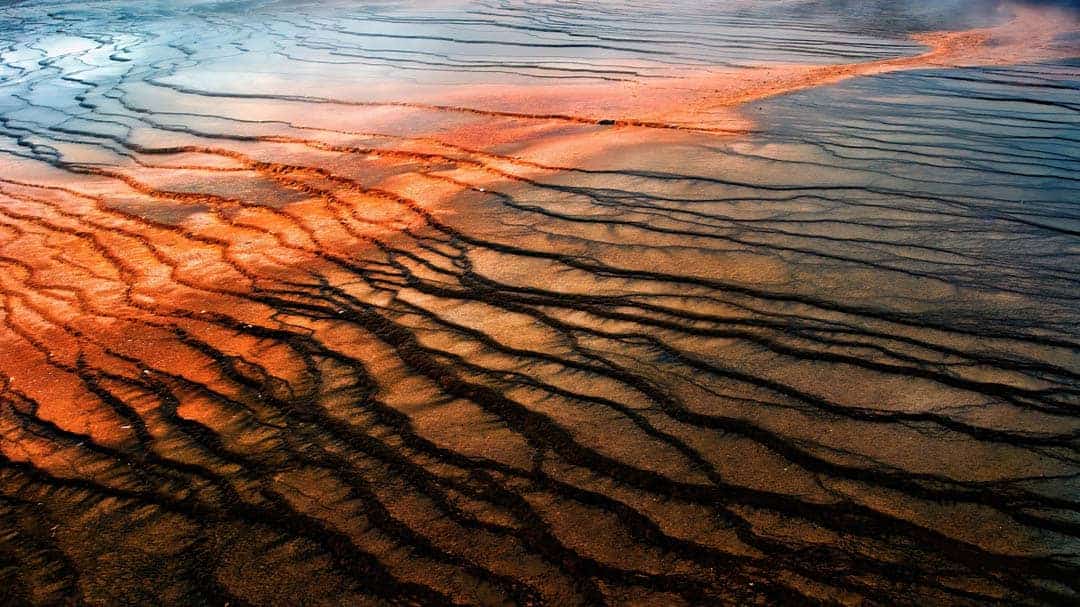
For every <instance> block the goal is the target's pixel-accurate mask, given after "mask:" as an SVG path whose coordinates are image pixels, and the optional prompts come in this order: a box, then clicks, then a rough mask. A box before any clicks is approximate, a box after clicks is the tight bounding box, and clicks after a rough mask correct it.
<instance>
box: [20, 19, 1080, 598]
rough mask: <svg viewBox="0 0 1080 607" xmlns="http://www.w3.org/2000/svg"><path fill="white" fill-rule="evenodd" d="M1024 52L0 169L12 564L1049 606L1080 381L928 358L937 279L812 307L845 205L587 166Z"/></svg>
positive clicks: (1029, 30)
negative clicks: (795, 102) (843, 84)
mask: <svg viewBox="0 0 1080 607" xmlns="http://www.w3.org/2000/svg"><path fill="white" fill-rule="evenodd" d="M1044 15H1045V13H1041V12H1039V11H1034V10H1028V9H1017V15H1016V19H1015V20H1013V21H1011V22H1010V23H1009V24H1006V25H1003V26H999V27H996V28H988V29H986V30H979V31H974V32H959V33H936V34H925V35H920V36H919V37H917V39H918V40H920V41H921V42H923V43H925V44H927V46H928V47H930V50H929V51H927V52H926V53H924V54H921V55H918V56H913V57H909V58H899V59H888V60H883V61H876V62H870V63H861V64H853V65H834V66H826V67H807V66H768V67H761V68H756V69H752V70H741V71H732V72H723V71H713V72H709V73H708V74H705V75H700V74H699V75H692V74H691V75H681V76H680V77H679V78H678V79H671V80H667V81H663V82H659V83H653V84H634V85H622V84H615V85H609V84H603V85H597V86H595V87H594V86H580V87H558V88H555V89H553V90H550V91H542V90H540V89H529V88H522V87H517V88H514V87H490V88H488V89H485V90H481V91H479V92H478V91H476V90H473V91H467V92H462V93H460V94H458V95H449V96H447V99H446V102H445V103H438V104H435V103H427V102H424V101H418V100H407V101H401V102H400V103H384V102H371V103H367V102H347V101H340V102H338V101H334V102H324V101H322V100H307V101H305V100H303V99H299V100H298V99H277V100H274V99H269V98H267V99H262V98H255V97H252V98H247V99H245V98H232V99H230V98H228V96H227V95H223V96H222V97H220V98H215V103H214V107H213V111H214V112H215V113H216V112H221V113H222V114H225V115H227V114H228V113H229V112H230V111H236V112H237V113H240V112H241V111H242V110H244V109H247V108H252V107H253V106H259V107H258V108H257V113H255V114H249V115H248V118H249V119H265V120H276V119H282V120H285V119H287V120H289V122H290V124H289V126H288V127H287V128H285V127H282V128H278V127H277V126H275V127H273V128H270V127H267V131H271V130H274V129H277V131H278V132H265V133H263V132H259V133H255V132H252V131H249V130H245V129H255V128H256V127H254V126H251V125H244V124H240V125H239V126H237V127H236V128H235V129H232V130H229V129H222V130H221V131H218V132H210V133H207V132H204V131H199V130H197V129H188V130H187V131H185V130H183V129H182V128H178V129H176V130H170V129H169V127H170V126H171V124H172V123H170V122H168V121H170V120H172V121H176V122H180V121H181V120H182V117H181V115H182V113H183V112H186V111H188V110H198V109H203V108H205V106H207V105H208V103H209V102H208V98H207V97H205V96H204V97H200V96H198V95H199V93H193V92H189V91H184V90H179V91H173V93H175V97H176V100H174V102H173V103H172V104H163V105H164V106H166V107H167V108H168V111H169V112H173V113H174V114H168V115H169V118H168V119H163V120H164V122H163V123H161V124H155V123H152V122H147V123H146V124H145V125H144V127H143V128H145V129H147V130H150V131H153V130H155V129H158V130H159V131H160V132H156V133H149V134H144V133H139V134H138V135H136V136H133V137H132V138H130V139H117V140H107V141H108V142H109V144H110V145H108V146H102V148H101V149H99V150H91V151H89V152H86V155H85V156H80V153H79V151H78V150H77V149H75V148H76V146H74V145H73V146H71V149H70V150H65V151H67V153H68V155H67V156H66V157H65V159H64V160H57V161H54V162H53V163H48V162H43V161H41V160H37V159H28V158H22V157H16V159H15V160H12V161H11V162H10V163H6V168H8V169H10V170H9V171H7V173H6V174H5V175H4V176H0V270H2V271H0V327H2V328H0V380H2V381H0V507H2V508H3V510H2V511H0V515H2V516H3V518H0V525H2V526H0V531H3V532H4V533H3V534H2V535H0V557H2V558H3V559H4V560H2V561H0V565H2V566H3V567H5V568H6V567H8V565H7V563H8V562H14V563H16V565H15V566H14V569H15V570H16V573H15V574H14V575H13V576H11V578H12V579H16V580H17V581H18V582H19V584H20V585H19V588H18V592H19V593H20V594H19V596H20V597H21V598H28V600H29V599H31V598H33V599H38V598H40V599H41V600H40V601H38V602H44V603H48V602H55V601H57V600H73V599H78V598H83V599H85V600H87V601H88V602H98V603H109V602H118V601H120V600H122V599H124V598H129V596H128V594H127V593H134V592H141V593H144V594H142V595H141V596H144V597H146V596H149V594H155V593H156V594H157V596H158V598H159V599H160V600H161V601H162V602H165V603H173V604H183V603H199V602H221V603H225V602H229V603H234V604H243V603H245V602H246V603H251V604H261V603H290V602H294V601H293V599H295V598H296V597H299V596H309V598H310V599H311V600H312V601H313V602H315V603H325V604H331V603H362V602H365V601H370V602H371V603H372V604H378V603H379V602H390V603H408V604H502V603H517V604H540V603H547V604H560V605H561V604H577V603H580V604H602V603H643V604H644V603H648V602H652V603H655V604H664V605H668V604H677V603H682V604H688V605H695V604H715V603H730V604H745V603H749V602H762V603H773V604H785V603H792V602H795V601H821V602H848V603H858V602H862V601H869V602H887V601H889V600H890V599H895V598H897V597H903V596H906V595H905V594H903V593H908V592H911V593H914V594H913V596H918V597H919V598H920V599H924V600H926V601H928V602H942V603H956V604H964V603H967V602H989V601H995V600H1004V601H1028V602H1048V603H1054V602H1058V603H1067V602H1068V601H1069V600H1070V599H1072V598H1075V595H1076V592H1077V587H1076V578H1075V576H1073V574H1074V573H1075V567H1073V566H1072V565H1071V564H1070V563H1069V562H1067V561H1066V560H1065V559H1064V558H1058V557H1057V555H1056V553H1058V552H1059V551H1058V550H1057V549H1056V548H1055V546H1056V544H1055V542H1057V543H1061V544H1064V543H1065V542H1066V541H1068V540H1069V538H1075V537H1076V536H1077V535H1078V533H1080V530H1078V529H1077V526H1076V523H1075V520H1074V519H1071V518H1069V517H1070V516H1071V515H1073V514H1075V512H1077V511H1078V510H1080V507H1078V505H1077V504H1076V503H1075V500H1074V499H1073V498H1072V497H1069V496H1061V495H1058V493H1055V489H1053V488H1052V487H1050V486H1048V485H1047V484H1045V482H1046V481H1045V480H1044V479H1045V478H1054V477H1063V478H1065V477H1068V476H1069V475H1074V474H1075V448H1076V437H1077V436H1078V434H1080V425H1078V423H1077V420H1076V416H1075V413H1074V409H1072V407H1074V405H1075V397H1076V391H1075V382H1076V380H1077V377H1078V376H1077V371H1076V367H1075V364H1074V363H1075V360H1074V359H1075V352H1076V350H1077V345H1076V343H1074V342H1073V341H1070V338H1068V337H1055V336H1046V335H1041V334H1038V333H1037V332H1029V331H1025V330H1023V329H1016V330H1015V331H1013V332H1011V333H1009V332H1002V333H1001V334H996V333H995V332H993V331H991V330H989V329H987V330H984V329H982V328H980V327H964V326H951V325H949V324H948V323H944V322H933V321H932V320H928V319H924V318H920V315H919V314H918V312H921V311H924V309H923V308H918V307H917V306H923V307H924V308H925V309H930V308H931V303H928V302H932V301H941V300H946V299H947V298H948V297H949V296H950V294H951V293H952V291H953V286H952V285H951V284H949V283H948V282H947V281H946V280H944V279H940V278H937V279H934V280H928V279H927V278H926V277H927V275H930V274H931V269H932V268H933V267H934V266H933V264H927V266H926V267H923V266H917V267H915V269H911V270H905V271H894V269H893V268H890V267H887V266H885V265H884V264H883V263H882V262H881V261H880V260H878V259H877V258H875V256H874V255H866V256H865V257H862V258H859V257H858V256H857V253H851V252H850V251H849V250H848V249H845V248H843V247H841V246H840V245H839V244H837V245H836V247H835V250H833V249H826V250H824V251H822V254H821V255H820V257H818V258H816V260H817V261H818V262H819V263H822V264H839V265H840V266H841V267H842V268H843V270H844V271H843V272H841V271H832V270H831V269H829V268H815V271H816V272H817V273H816V274H813V275H811V276H810V278H809V279H808V277H807V272H808V270H807V269H806V265H807V264H805V263H803V264H800V263H797V262H796V257H797V256H798V255H799V254H803V253H804V249H800V248H799V247H800V246H801V245H800V244H799V242H800V241H798V240H797V239H796V238H793V237H791V236H790V234H789V233H788V232H786V231H785V230H788V228H786V227H785V224H784V223H783V222H784V221H786V220H787V219H786V218H787V217H788V216H789V215H790V214H792V213H798V212H800V211H805V210H809V211H813V210H815V209H816V208H818V206H819V205H820V206H822V207H828V206H829V205H836V206H838V207H839V206H840V205H839V204H838V202H837V201H836V200H827V201H821V200H813V199H811V198H808V199H805V200H801V199H800V200H782V199H781V200H780V202H779V205H780V208H779V209H778V210H777V209H775V208H774V209H772V210H771V211H770V210H768V209H761V208H758V207H757V206H755V205H753V204H747V201H746V200H744V199H753V198H755V197H757V199H759V200H758V201H757V202H759V203H760V205H761V206H766V207H767V206H768V205H770V204H773V203H775V202H776V201H775V200H773V199H770V198H769V197H768V196H767V195H766V194H765V193H763V191H761V189H755V187H754V186H753V185H752V184H750V185H747V184H737V183H734V182H732V183H708V182H704V183H696V182H695V183H694V185H692V186H691V185H686V184H684V183H682V182H685V181H692V180H694V179H696V178H695V177H694V175H695V174H701V171H698V172H696V173H695V172H694V171H691V170H689V169H688V170H686V171H685V173H675V174H666V173H664V172H662V171H660V170H646V169H642V170H641V171H638V172H636V173H635V172H633V171H624V172H621V173H620V172H619V171H616V170H607V171H606V170H604V169H597V168H596V166H597V165H598V164H602V163H603V162H604V161H605V159H606V158H608V157H609V155H611V154H615V153H627V150H639V149H641V148H643V147H645V146H669V149H678V146H680V145H688V144H689V143H692V142H700V141H702V140H706V141H708V142H710V143H717V142H725V141H729V139H730V135H731V134H732V133H737V132H744V131H745V130H747V129H749V128H750V126H751V123H750V122H749V121H748V119H747V118H746V117H745V116H744V115H742V114H740V113H739V110H740V108H741V107H742V106H744V105H745V104H747V103H749V102H752V101H756V100H760V99H764V98H767V97H770V96H774V95H778V94H782V93H786V92H791V91H796V90H800V89H804V88H809V87H813V86H821V85H824V84H831V83H835V82H839V81H841V80H844V79H847V78H852V77H856V76H861V75H872V74H881V73H885V72H889V71H896V70H904V69H915V68H922V67H928V66H937V65H966V64H976V65H987V64H998V63H1005V62H1012V61H1027V60H1035V59H1040V58H1048V57H1052V56H1055V55H1053V51H1049V50H1046V48H1045V47H1046V46H1047V45H1048V44H1049V42H1050V41H1051V40H1052V39H1053V38H1054V37H1055V36H1056V35H1057V34H1058V33H1060V32H1061V31H1065V28H1066V27H1072V25H1068V26H1065V25H1063V24H1062V23H1061V22H1060V20H1056V19H1053V18H1049V17H1045V16H1044ZM627 86H629V87H631V88H632V90H633V94H632V95H627V93H628V91H630V90H631V89H628V88H624V87H627ZM132 103H134V102H132ZM327 106H335V107H334V109H327ZM337 106H341V107H337ZM298 108H306V111H305V113H304V114H303V115H302V116H300V117H299V118H297V116H296V115H297V110H298ZM388 108H389V110H388ZM716 110H720V111H719V112H717V111H716ZM164 115H166V114H163V116H164ZM420 115H423V116H427V117H428V120H430V121H432V122H434V123H435V126H434V127H433V128H425V129H419V130H418V132H408V131H406V132H400V131H395V129H407V126H408V123H409V122H410V120H412V119H414V118H416V117H417V116H420ZM661 117H662V118H663V119H661ZM153 118H154V114H153V111H152V110H147V111H146V115H145V116H142V115H138V116H136V118H133V119H132V120H147V121H149V120H152V119H153ZM14 124H15V127H18V123H17V122H16V123H14ZM7 125H8V123H5V126H7ZM312 125H317V126H312ZM380 127H381V128H380ZM258 128H262V127H261V126H260V127H258ZM155 137H156V138H157V140H155V139H154V138H155ZM136 141H137V142H138V143H136ZM57 145H58V146H59V147H62V142H60V143H58V144H57ZM121 152H122V153H123V154H126V156H122V155H121ZM602 153H603V154H602ZM102 159H105V161H104V163H103V162H102ZM642 162H644V160H642ZM687 162H692V161H691V160H688V161H687ZM43 164H44V165H48V168H44V169H43V168H41V166H40V165H43ZM646 164H647V163H646ZM670 164H672V163H667V165H668V166H670ZM662 166H663V165H662ZM713 168H715V167H713ZM605 171H606V172H605ZM722 177H724V178H728V176H727V175H723V176H722ZM665 180H668V181H675V182H678V183H677V184H676V185H674V186H673V185H671V184H670V183H667V182H665ZM699 181H700V180H699ZM727 188H730V189H732V190H734V193H731V192H729V191H728V190H727ZM699 192H704V194H702V200H690V202H691V203H698V204H687V205H682V206H680V205H678V204H677V203H678V202H679V201H680V197H687V196H690V195H692V194H693V195H697V194H698V193H699ZM705 194H708V195H705ZM709 196H713V197H714V198H713V199H710V198H709ZM865 196H866V198H871V195H870V194H866V195H865ZM889 204H891V201H889ZM770 213H772V214H775V215H777V217H771V216H770ZM905 213H906V211H895V215H889V217H888V218H889V219H890V220H892V221H896V222H898V223H899V222H901V221H910V220H911V218H910V217H909V216H908V215H905ZM918 213H919V211H918V210H913V211H910V214H911V215H917V214H918ZM972 214H974V215H977V212H976V211H972ZM871 218H872V217H871ZM770 220H775V221H776V226H777V227H775V228H772V229H771V231H770V232H766V233H765V234H764V235H763V236H760V237H758V236H753V235H751V236H747V235H746V233H748V232H752V231H753V230H754V228H755V227H756V226H757V225H759V224H760V223H762V222H768V221H770ZM853 223H854V222H853ZM792 229H794V228H792ZM801 229H804V230H806V231H807V233H808V234H809V233H811V232H812V230H813V229H814V227H813V223H812V222H810V223H808V225H807V226H806V227H803V228H801ZM881 229H883V228H879V227H875V226H869V227H867V228H866V230H867V231H875V230H881ZM844 230H851V231H852V233H853V234H856V235H858V234H860V233H861V232H859V230H860V228H859V227H857V226H855V227H844V228H843V229H842V230H840V231H839V233H837V232H836V231H832V230H830V234H828V235H827V236H828V237H829V238H834V239H837V240H839V239H840V238H841V237H842V236H845V233H844ZM855 238H856V236H853V237H852V239H855ZM920 247H921V248H919V249H918V250H919V251H920V252H921V254H924V255H926V256H940V257H947V256H956V257H961V258H962V262H963V263H970V260H969V259H967V258H965V257H963V255H961V253H954V252H951V251H946V250H942V249H941V248H940V247H939V248H938V249H935V248H933V247H932V246H926V245H920ZM896 249H897V250H900V251H908V250H912V247H910V246H908V245H907V244H906V243H904V242H903V241H901V244H900V245H898V246H897V247H896ZM842 255H847V257H841V256H842ZM949 258H950V259H951V257H949ZM821 260H826V261H824V262H822V261H821ZM927 268H930V269H927ZM919 272H923V274H919ZM860 273H862V274H860ZM862 276H869V277H870V278H868V279H867V280H865V281H864V282H865V283H867V284H879V285H885V286H884V289H885V290H887V291H891V292H894V293H896V294H900V295H903V296H905V297H909V298H911V300H912V302H913V303H912V304H910V305H911V306H913V307H914V308H915V313H912V311H911V310H909V309H906V308H904V305H902V304H901V305H897V304H895V303H894V302H891V301H888V298H887V297H885V298H883V297H882V295H881V294H880V293H864V292H860V291H859V287H858V283H859V282H862V281H861V277H862ZM935 276H936V275H935ZM829 281H838V283H839V284H840V287H842V288H843V289H842V290H843V291H844V292H845V294H846V295H845V297H844V298H838V297H836V296H835V294H834V292H833V291H831V290H830V288H829V287H830V286H831V285H830V284H829ZM877 288H882V287H877ZM919 296H922V297H925V298H926V299H925V300H918V299H917V298H918V297H919ZM989 299H990V297H989V296H987V299H985V300H984V299H978V300H977V301H976V303H977V304H981V305H988V304H987V301H988V300H989ZM1027 303H1028V301H1027V300H1021V301H1020V302H1019V303H1017V305H1016V309H1018V310H1023V309H1024V307H1023V304H1027ZM994 304H995V305H1004V304H1002V302H1001V300H994ZM928 316H929V314H928ZM943 403H945V404H947V406H945V405H943ZM973 462H974V463H973ZM53 521H56V523H55V525H56V526H55V527H52V528H51V529H50V527H51V526H52V525H53V524H54V523H53ZM46 530H47V531H46ZM1046 538H1050V539H1046ZM1063 538H1064V539H1063ZM1048 545H1049V546H1050V548H1048V547H1047V546H1048ZM37 562H44V563H47V564H48V566H47V567H32V566H31V565H32V564H33V563H37ZM5 571H6V569H5V570H3V571H0V573H3V574H4V575H6V573H5ZM125 571H140V572H142V571H147V572H153V575H147V578H146V580H131V577H132V576H131V575H129V574H127V573H125ZM50 575H55V576H56V578H57V579H58V580H60V581H55V580H50V579H47V578H48V576H50ZM35 576H39V577H35ZM0 579H3V578H0ZM116 580H123V581H124V583H125V584H128V587H126V588H117V587H115V584H114V582H115V581H116ZM144 584H145V586H144ZM12 587H15V585H14V584H13V585H12ZM311 595H313V596H311Z"/></svg>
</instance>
